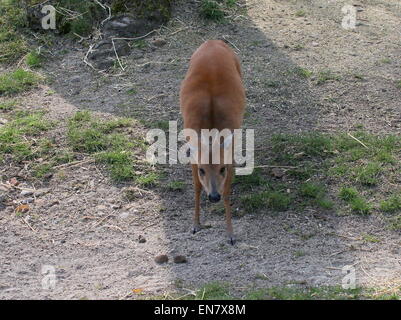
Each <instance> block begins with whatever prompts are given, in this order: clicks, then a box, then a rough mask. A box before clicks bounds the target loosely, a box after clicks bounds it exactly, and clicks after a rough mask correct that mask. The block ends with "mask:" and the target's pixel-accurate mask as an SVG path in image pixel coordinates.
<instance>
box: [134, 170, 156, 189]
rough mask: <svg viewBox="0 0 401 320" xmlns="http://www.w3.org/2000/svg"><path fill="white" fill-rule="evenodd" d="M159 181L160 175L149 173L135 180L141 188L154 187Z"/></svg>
mask: <svg viewBox="0 0 401 320" xmlns="http://www.w3.org/2000/svg"><path fill="white" fill-rule="evenodd" d="M159 180H160V174H158V173H156V172H151V173H148V174H145V175H142V176H140V177H137V178H136V179H135V182H136V183H138V184H139V185H141V186H143V187H155V186H157V184H158V181H159Z"/></svg>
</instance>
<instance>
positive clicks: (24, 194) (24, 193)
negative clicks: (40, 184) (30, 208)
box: [21, 190, 33, 197]
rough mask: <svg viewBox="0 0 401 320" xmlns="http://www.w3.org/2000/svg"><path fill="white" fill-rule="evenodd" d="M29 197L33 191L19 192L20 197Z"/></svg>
mask: <svg viewBox="0 0 401 320" xmlns="http://www.w3.org/2000/svg"><path fill="white" fill-rule="evenodd" d="M31 195H33V191H29V190H22V191H21V196H24V197H26V196H31Z"/></svg>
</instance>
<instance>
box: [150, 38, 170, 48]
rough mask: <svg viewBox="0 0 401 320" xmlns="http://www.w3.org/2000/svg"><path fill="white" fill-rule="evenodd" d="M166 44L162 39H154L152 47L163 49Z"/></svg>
mask: <svg viewBox="0 0 401 320" xmlns="http://www.w3.org/2000/svg"><path fill="white" fill-rule="evenodd" d="M166 44H167V41H166V40H164V39H156V40H154V41H153V45H155V46H156V47H163V46H164V45H166Z"/></svg>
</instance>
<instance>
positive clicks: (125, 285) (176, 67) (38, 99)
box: [0, 0, 401, 299]
mask: <svg viewBox="0 0 401 320" xmlns="http://www.w3.org/2000/svg"><path fill="white" fill-rule="evenodd" d="M240 4H241V5H242V6H244V8H246V11H247V12H242V11H239V12H238V14H237V15H234V16H232V17H230V18H229V19H228V22H227V23H223V24H215V23H212V22H205V21H203V20H201V19H200V18H199V17H198V15H197V13H196V9H195V8H196V6H197V2H195V1H185V3H183V4H180V5H179V6H178V7H176V8H175V10H174V15H173V18H172V20H171V21H170V22H169V23H168V25H167V26H166V27H165V28H163V29H161V30H160V32H159V33H158V34H156V35H153V38H152V36H150V37H149V38H147V42H148V43H149V44H150V46H148V47H145V48H136V49H134V50H133V52H132V54H131V55H130V56H128V57H124V58H123V59H122V61H123V64H124V66H125V71H124V72H122V71H121V70H119V69H118V66H117V67H116V69H115V70H114V71H113V72H111V73H102V74H99V73H97V72H95V71H93V70H91V69H90V68H89V67H87V66H86V65H85V64H84V63H83V58H84V56H85V54H86V51H87V47H78V46H71V45H68V44H67V43H66V44H65V47H64V48H63V49H67V51H68V52H67V53H65V52H63V53H61V48H60V50H58V51H57V50H55V51H54V55H55V56H54V59H50V61H48V62H47V63H46V65H45V66H44V67H43V73H44V74H46V75H47V77H48V78H50V79H51V82H50V84H49V85H48V86H42V87H40V88H39V89H38V90H34V91H32V92H30V93H26V94H24V95H23V97H22V99H23V104H24V106H26V108H32V109H34V108H46V109H47V110H49V116H50V117H53V118H56V119H59V120H64V119H67V118H68V117H69V116H71V115H72V114H73V113H74V112H75V111H77V110H82V109H89V110H93V111H94V112H96V113H97V114H98V115H99V116H101V117H111V116H121V115H123V116H131V117H134V118H137V119H142V120H144V119H145V120H147V121H156V120H164V121H168V120H177V119H180V114H179V106H178V92H179V85H180V82H181V80H182V79H183V77H184V75H185V72H186V70H187V63H188V60H189V58H190V56H191V54H192V52H193V51H194V50H195V49H196V48H197V47H198V46H199V45H200V44H201V43H202V42H203V41H204V40H206V39H216V38H225V39H226V40H228V41H229V42H231V43H232V44H233V45H235V47H236V50H237V53H238V55H239V56H240V58H241V61H242V66H243V72H244V81H245V87H246V91H247V100H248V101H247V110H248V113H247V117H246V120H245V125H244V127H246V128H254V129H255V130H256V137H257V141H256V145H257V146H263V145H264V144H265V143H266V142H267V138H268V137H269V136H270V135H271V134H272V133H279V132H289V133H297V132H302V131H323V132H331V131H347V130H349V129H352V128H355V126H357V125H360V124H362V125H363V126H364V127H365V128H366V129H367V130H368V131H369V132H372V133H393V134H399V133H400V130H401V103H400V101H401V90H400V87H397V81H399V80H400V79H401V66H400V61H401V50H400V49H401V48H400V45H401V42H400V39H401V38H400V32H399V31H400V30H401V7H400V5H399V1H396V0H394V1H380V0H369V1H360V2H359V6H358V8H360V10H359V11H358V13H357V18H358V24H357V26H356V28H355V29H353V30H344V29H343V28H342V27H341V21H342V19H343V16H344V14H343V13H342V11H341V8H342V7H343V5H345V4H348V3H347V2H346V1H324V0H314V1H306V0H305V1H273V0H249V1H246V2H240ZM299 10H303V11H304V12H305V14H304V16H299V15H300V14H296V13H297V11H299ZM159 38H162V39H164V40H166V41H167V43H166V44H165V45H164V46H161V47H159V46H154V45H152V41H153V40H155V39H159ZM299 67H302V68H306V69H308V70H311V71H313V75H312V76H311V77H310V78H304V77H300V76H299V75H297V74H296V72H295V71H294V70H297V68H299ZM324 70H331V71H332V72H333V73H335V74H336V75H338V76H339V79H338V80H332V81H327V82H325V83H322V84H317V82H318V74H319V72H320V71H324ZM355 75H358V76H357V77H356V76H355ZM359 75H361V76H359ZM269 80H270V81H272V80H274V81H277V82H278V85H277V86H268V85H266V81H269ZM132 88H134V89H135V94H132V91H131V93H128V92H127V91H128V90H129V89H132ZM49 90H52V91H53V92H54V93H52V94H49ZM64 129H65V128H64ZM64 129H63V127H61V128H60V129H59V130H60V134H62V132H63V130H64ZM135 130H137V132H141V133H144V132H145V128H144V127H143V126H142V125H139V124H138V127H137V128H135ZM257 158H258V159H263V158H264V155H263V154H262V153H260V154H257ZM163 169H164V170H165V171H166V173H167V178H166V180H165V182H166V183H167V181H168V180H183V181H186V188H185V189H184V190H183V191H182V192H173V191H166V188H163V186H161V187H159V188H153V189H149V190H146V191H144V192H143V194H142V197H141V198H139V199H136V200H135V201H128V200H127V199H125V198H124V196H123V194H124V188H127V187H129V185H126V184H124V185H120V184H115V183H113V182H111V181H110V179H109V178H108V177H107V174H105V173H104V172H103V171H102V170H100V169H99V168H98V167H96V166H95V165H94V164H93V163H90V162H88V163H84V164H81V165H79V166H66V167H65V168H63V174H55V175H54V176H53V178H52V179H51V180H50V181H48V182H47V183H46V184H44V185H31V184H28V182H26V183H25V182H24V181H21V185H20V186H21V187H24V186H25V187H30V188H34V189H38V190H39V189H40V190H43V192H42V193H41V194H40V195H38V196H37V197H36V199H35V202H34V203H33V204H32V205H31V211H30V212H29V215H28V218H26V217H25V219H26V220H25V222H24V220H23V218H20V217H16V216H15V213H14V208H13V207H11V206H9V207H6V208H5V209H4V210H3V211H2V212H1V213H0V249H1V250H0V261H1V263H0V299H83V298H89V299H137V298H143V297H144V296H143V295H145V296H155V295H157V296H159V295H163V294H164V293H166V292H169V293H173V292H177V291H179V292H183V293H186V291H185V290H184V289H182V288H181V287H184V288H191V289H193V288H198V287H199V286H201V285H203V284H205V283H208V282H210V281H224V282H227V283H229V284H230V285H231V288H232V291H233V293H235V294H241V293H242V292H244V290H247V289H249V288H254V287H256V288H257V287H270V286H282V285H287V284H291V283H302V284H305V285H308V286H321V285H341V283H342V282H341V281H342V278H343V276H344V274H343V273H342V268H343V267H344V266H346V265H353V266H355V269H356V279H357V285H363V286H368V287H375V288H379V287H394V286H396V285H398V286H399V285H400V279H401V258H400V254H401V249H400V248H401V246H400V245H401V238H400V234H399V233H397V232H395V231H390V230H388V228H387V227H386V226H385V223H384V222H383V220H382V218H381V217H380V216H378V215H371V216H344V215H337V214H335V213H331V212H320V211H318V210H316V209H312V208H306V209H304V210H302V211H291V210H290V211H286V212H284V213H273V212H269V210H267V209H266V210H265V212H263V213H262V214H255V213H252V212H240V210H235V214H234V221H233V223H234V230H235V233H236V236H237V238H238V240H239V241H238V244H237V245H235V246H230V245H228V244H227V243H226V239H225V232H224V227H225V226H224V217H223V215H221V214H216V213H212V211H211V208H212V205H211V204H209V203H207V202H206V201H203V203H202V208H203V212H202V221H203V222H204V223H205V224H207V225H210V226H211V227H210V228H207V229H204V230H201V231H200V232H199V233H197V234H195V235H193V234H191V233H190V229H191V221H192V210H193V192H192V187H191V180H190V179H191V176H190V170H189V168H188V167H186V166H182V165H175V166H171V167H165V168H163ZM10 170H11V169H10V168H4V169H2V175H3V176H4V174H5V173H9V172H11V171H10ZM9 178H11V176H10V177H9ZM239 195H240V194H239V191H238V190H236V189H234V191H233V197H234V198H235V197H238V196H239ZM22 198H23V196H20V195H18V199H22ZM235 209H236V208H235ZM363 234H370V235H374V236H375V237H377V238H379V239H380V240H381V241H380V242H378V243H372V242H367V241H364V240H363V238H362V235H363ZM139 236H142V237H144V238H145V239H146V242H142V243H140V242H139V241H138V240H139ZM299 252H302V255H301V254H299ZM160 254H167V255H168V256H169V258H170V259H169V262H168V263H167V264H161V265H159V264H156V263H155V262H154V258H155V257H156V256H157V255H160ZM175 255H184V256H185V257H186V258H187V260H188V262H187V263H183V264H175V263H174V262H173V257H174V256H175ZM45 265H50V266H54V267H55V270H56V276H57V283H56V286H55V288H54V289H52V290H46V289H43V288H42V280H43V278H44V276H45V275H43V274H42V273H41V271H42V267H43V266H45ZM133 289H140V290H137V291H135V292H134V291H132V290H133ZM139 293H140V294H139Z"/></svg>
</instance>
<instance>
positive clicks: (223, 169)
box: [220, 167, 226, 175]
mask: <svg viewBox="0 0 401 320" xmlns="http://www.w3.org/2000/svg"><path fill="white" fill-rule="evenodd" d="M225 173H226V167H223V168H221V169H220V174H222V175H224V174H225Z"/></svg>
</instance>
